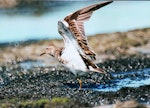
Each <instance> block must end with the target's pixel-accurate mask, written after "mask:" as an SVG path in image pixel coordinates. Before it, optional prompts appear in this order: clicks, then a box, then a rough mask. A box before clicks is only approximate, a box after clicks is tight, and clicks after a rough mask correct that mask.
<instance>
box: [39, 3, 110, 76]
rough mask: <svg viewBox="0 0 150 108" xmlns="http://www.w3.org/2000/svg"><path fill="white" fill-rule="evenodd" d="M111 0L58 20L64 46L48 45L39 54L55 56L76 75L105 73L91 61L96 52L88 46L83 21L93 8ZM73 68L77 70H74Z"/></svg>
mask: <svg viewBox="0 0 150 108" xmlns="http://www.w3.org/2000/svg"><path fill="white" fill-rule="evenodd" d="M111 2H112V1H107V2H103V3H98V4H94V5H91V6H88V7H85V8H83V9H80V10H78V11H76V12H74V13H72V14H70V15H68V16H66V17H65V18H64V20H63V21H58V32H59V33H60V34H61V36H62V37H63V40H64V44H65V47H64V48H57V47H56V46H54V45H50V46H48V47H47V48H46V50H45V52H44V53H42V54H41V55H43V54H49V55H51V56H53V57H55V58H57V59H58V60H59V61H60V62H61V63H62V64H64V65H65V66H66V67H69V68H71V70H72V72H73V73H74V74H76V75H78V74H79V75H82V73H86V72H87V71H93V72H99V73H103V74H105V75H106V72H105V71H104V70H103V69H101V68H99V67H98V66H97V65H96V64H94V62H93V60H95V59H96V57H95V56H96V54H95V53H94V52H93V51H92V50H91V48H90V47H89V46H88V41H87V37H86V36H85V31H84V21H86V20H88V19H89V18H90V17H91V15H92V13H93V12H94V11H95V10H97V9H99V8H101V7H103V6H105V5H107V4H109V3H111ZM73 68H74V69H75V70H79V71H74V70H73Z"/></svg>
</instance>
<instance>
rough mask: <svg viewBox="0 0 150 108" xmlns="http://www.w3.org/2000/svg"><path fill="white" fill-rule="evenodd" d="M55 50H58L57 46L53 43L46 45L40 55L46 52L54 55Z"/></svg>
mask: <svg viewBox="0 0 150 108" xmlns="http://www.w3.org/2000/svg"><path fill="white" fill-rule="evenodd" d="M55 50H56V46H54V45H53V44H52V45H49V46H48V47H46V49H45V51H44V52H43V53H41V54H40V56H42V55H44V54H48V55H51V56H54V53H55Z"/></svg>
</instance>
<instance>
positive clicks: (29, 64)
mask: <svg viewBox="0 0 150 108" xmlns="http://www.w3.org/2000/svg"><path fill="white" fill-rule="evenodd" d="M19 65H20V66H21V67H22V68H23V69H31V68H32V67H39V66H45V64H43V62H41V61H30V60H28V61H24V62H21V63H19Z"/></svg>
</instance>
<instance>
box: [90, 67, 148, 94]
mask: <svg viewBox="0 0 150 108" xmlns="http://www.w3.org/2000/svg"><path fill="white" fill-rule="evenodd" d="M111 75H112V76H113V77H114V78H113V79H111V80H110V82H109V84H107V83H106V84H101V85H100V86H99V87H97V88H94V89H93V90H96V91H105V92H108V91H118V90H120V89H121V88H123V87H135V88H136V87H139V86H143V85H150V68H145V69H142V70H137V71H129V72H120V73H113V74H111Z"/></svg>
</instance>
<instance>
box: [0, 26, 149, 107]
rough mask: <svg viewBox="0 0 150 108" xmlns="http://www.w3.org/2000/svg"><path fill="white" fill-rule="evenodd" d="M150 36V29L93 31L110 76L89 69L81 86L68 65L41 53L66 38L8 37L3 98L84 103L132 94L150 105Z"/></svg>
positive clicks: (0, 75)
mask: <svg viewBox="0 0 150 108" xmlns="http://www.w3.org/2000/svg"><path fill="white" fill-rule="evenodd" d="M106 36H107V38H106ZM149 36H150V29H142V30H133V31H129V32H124V33H112V34H103V35H96V36H93V37H89V44H90V45H91V47H92V48H93V49H94V51H95V52H96V53H97V55H98V56H97V61H96V63H97V64H98V66H99V67H101V68H103V69H104V70H105V71H107V72H108V76H109V78H110V79H109V78H108V77H107V76H104V75H102V74H98V73H92V72H90V73H89V74H87V75H85V76H82V77H80V79H81V80H82V82H83V88H82V89H79V83H78V81H77V78H76V77H75V76H74V75H73V74H72V73H71V72H70V71H69V70H68V69H66V68H65V67H63V66H61V65H60V64H58V62H57V61H56V60H54V59H53V58H51V57H49V56H43V57H40V56H39V55H40V53H41V52H42V51H43V50H44V49H45V47H46V46H47V45H48V44H49V43H53V44H56V45H58V46H62V45H63V42H62V40H48V41H47V40H43V41H27V42H22V43H21V42H20V43H19V42H18V43H5V44H4V43H3V44H1V46H0V52H1V55H0V61H1V62H0V100H1V101H0V103H9V100H13V99H15V100H20V101H26V100H29V101H31V100H32V101H33V100H38V99H43V98H44V99H49V100H51V99H53V98H55V97H65V98H69V99H72V100H73V101H74V104H79V106H80V105H82V106H83V107H84V106H89V107H91V106H100V105H109V104H115V103H116V102H117V101H129V100H135V101H137V102H139V103H142V104H147V105H149V104H150V53H149V52H148V51H149V50H148V49H149V48H150V47H149V45H150V44H149V38H150V37H149ZM108 37H109V38H108ZM97 40H100V41H97ZM108 43H109V44H108ZM77 101H78V103H76V102H77ZM10 103H11V102H10ZM17 104H18V103H16V105H17ZM14 105H15V104H14ZM73 106H74V105H73ZM116 108H117V107H116Z"/></svg>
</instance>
